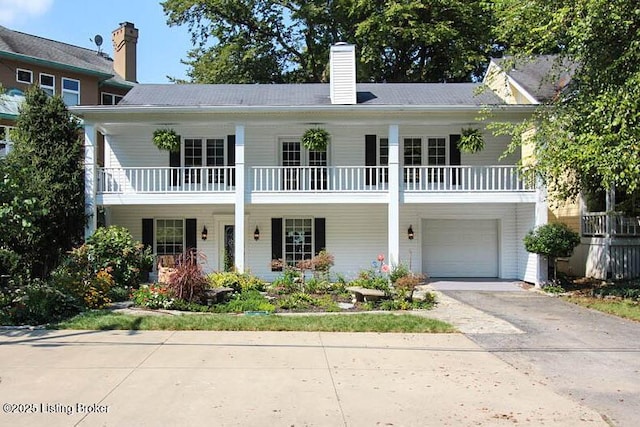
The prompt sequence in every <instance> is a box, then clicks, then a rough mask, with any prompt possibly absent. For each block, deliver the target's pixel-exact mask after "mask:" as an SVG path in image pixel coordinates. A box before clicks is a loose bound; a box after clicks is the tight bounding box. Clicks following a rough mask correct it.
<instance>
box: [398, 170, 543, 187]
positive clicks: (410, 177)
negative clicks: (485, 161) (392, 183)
mask: <svg viewBox="0 0 640 427" xmlns="http://www.w3.org/2000/svg"><path fill="white" fill-rule="evenodd" d="M403 178H404V183H405V190H406V191H534V190H535V186H534V185H533V184H532V183H527V182H526V181H525V180H524V179H522V177H521V176H520V175H519V173H518V168H517V167H516V166H414V167H405V168H404V177H403Z"/></svg>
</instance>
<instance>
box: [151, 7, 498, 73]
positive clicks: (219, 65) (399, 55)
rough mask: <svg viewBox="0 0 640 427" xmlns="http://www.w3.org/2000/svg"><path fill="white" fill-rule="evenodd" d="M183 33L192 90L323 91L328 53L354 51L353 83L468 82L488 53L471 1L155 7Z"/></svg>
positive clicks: (488, 18)
mask: <svg viewBox="0 0 640 427" xmlns="http://www.w3.org/2000/svg"><path fill="white" fill-rule="evenodd" d="M162 5H163V7H164V11H165V14H166V15H167V17H168V23H169V25H187V26H188V27H189V30H190V32H191V35H192V41H193V43H194V45H195V46H197V47H196V48H194V49H193V50H191V51H190V52H189V53H188V59H187V61H186V64H188V65H189V66H190V69H189V77H190V78H191V81H192V82H194V83H283V82H322V81H327V79H328V75H327V62H328V56H329V47H330V46H331V45H332V44H334V43H337V42H340V41H344V42H349V43H353V44H355V45H356V46H357V47H358V50H357V51H358V53H359V62H360V64H359V66H358V81H373V82H384V81H387V82H441V81H469V80H471V79H473V78H478V77H479V76H481V75H482V72H483V70H484V68H483V67H484V65H485V64H486V59H487V57H488V55H490V53H491V52H494V51H495V50H496V49H498V48H499V47H498V45H496V44H495V43H494V42H493V40H492V39H491V34H492V33H491V27H492V14H491V11H490V8H489V7H488V6H487V5H488V3H487V2H486V1H481V0H430V1H429V0H404V1H403V0H329V1H327V0H289V1H282V0H235V1H227V0H165V1H164V2H162Z"/></svg>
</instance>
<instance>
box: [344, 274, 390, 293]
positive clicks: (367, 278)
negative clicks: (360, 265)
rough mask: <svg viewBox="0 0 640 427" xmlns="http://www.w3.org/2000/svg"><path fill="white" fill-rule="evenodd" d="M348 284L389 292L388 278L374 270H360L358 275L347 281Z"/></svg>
mask: <svg viewBox="0 0 640 427" xmlns="http://www.w3.org/2000/svg"><path fill="white" fill-rule="evenodd" d="M349 286H359V287H361V288H366V289H377V290H379V291H383V292H385V293H390V292H391V289H390V288H389V279H388V278H387V277H386V276H384V275H382V274H380V273H379V272H377V271H376V270H362V271H360V273H358V277H357V278H355V279H354V280H352V281H351V282H350V283H349Z"/></svg>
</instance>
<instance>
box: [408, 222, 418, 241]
mask: <svg viewBox="0 0 640 427" xmlns="http://www.w3.org/2000/svg"><path fill="white" fill-rule="evenodd" d="M407 237H408V238H409V240H413V238H414V237H416V235H415V233H414V232H413V225H410V226H409V229H408V230H407Z"/></svg>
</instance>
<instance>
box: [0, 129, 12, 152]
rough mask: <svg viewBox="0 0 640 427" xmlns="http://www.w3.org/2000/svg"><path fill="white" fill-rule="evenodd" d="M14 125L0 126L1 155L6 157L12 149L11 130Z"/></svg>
mask: <svg viewBox="0 0 640 427" xmlns="http://www.w3.org/2000/svg"><path fill="white" fill-rule="evenodd" d="M11 129H13V127H11V126H0V157H4V156H6V155H7V153H8V152H9V151H11V145H12V143H11V135H10V134H9V133H10V132H11Z"/></svg>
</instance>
